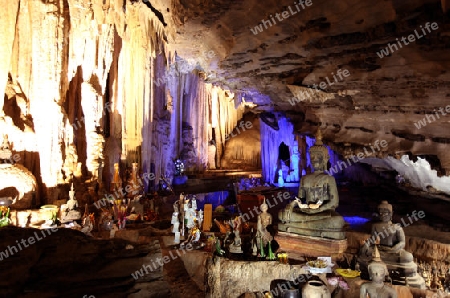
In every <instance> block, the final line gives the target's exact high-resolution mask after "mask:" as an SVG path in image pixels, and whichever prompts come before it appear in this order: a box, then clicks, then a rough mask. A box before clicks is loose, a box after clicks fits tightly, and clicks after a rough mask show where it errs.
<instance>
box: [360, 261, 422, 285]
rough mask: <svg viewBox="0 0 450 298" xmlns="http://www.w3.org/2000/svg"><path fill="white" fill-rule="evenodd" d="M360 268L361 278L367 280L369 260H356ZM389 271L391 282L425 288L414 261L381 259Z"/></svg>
mask: <svg viewBox="0 0 450 298" xmlns="http://www.w3.org/2000/svg"><path fill="white" fill-rule="evenodd" d="M358 262H359V264H360V270H361V278H362V279H366V280H369V271H368V264H369V263H370V261H369V262H362V261H361V260H358ZM383 262H384V263H385V264H386V267H387V269H388V271H389V277H390V278H391V279H392V284H394V285H403V286H409V287H412V288H418V289H426V284H425V280H424V279H423V277H422V276H420V275H419V274H418V273H417V264H416V263H414V262H408V263H403V264H402V263H394V262H389V261H386V260H383Z"/></svg>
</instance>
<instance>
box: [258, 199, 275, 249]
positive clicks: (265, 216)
mask: <svg viewBox="0 0 450 298" xmlns="http://www.w3.org/2000/svg"><path fill="white" fill-rule="evenodd" d="M259 208H260V209H261V214H259V215H258V223H257V233H256V239H257V241H258V247H261V243H260V242H261V241H262V243H263V245H264V246H266V245H267V243H268V242H270V241H271V240H272V236H271V235H270V232H269V231H267V226H268V225H270V224H272V215H271V214H270V213H268V212H267V210H268V209H269V206H268V205H267V204H266V200H265V199H264V203H263V204H261V206H260V207H259Z"/></svg>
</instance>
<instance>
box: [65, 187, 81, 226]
mask: <svg viewBox="0 0 450 298" xmlns="http://www.w3.org/2000/svg"><path fill="white" fill-rule="evenodd" d="M77 208H78V201H77V200H76V198H75V191H74V189H73V183H72V186H71V188H70V191H69V200H68V201H67V204H63V205H62V206H61V210H63V212H62V214H61V222H62V223H67V222H71V221H74V220H79V219H81V213H80V211H78V210H76V209H77Z"/></svg>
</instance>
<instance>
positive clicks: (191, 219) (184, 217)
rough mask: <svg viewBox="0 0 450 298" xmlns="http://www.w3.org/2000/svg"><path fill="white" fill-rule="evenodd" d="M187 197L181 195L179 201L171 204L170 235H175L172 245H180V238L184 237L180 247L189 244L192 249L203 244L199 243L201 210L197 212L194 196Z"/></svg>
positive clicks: (201, 220)
mask: <svg viewBox="0 0 450 298" xmlns="http://www.w3.org/2000/svg"><path fill="white" fill-rule="evenodd" d="M189 197H190V198H188V196H185V195H184V193H181V194H180V197H179V200H177V201H175V203H174V204H173V209H174V212H173V213H172V220H171V223H172V233H174V234H175V239H174V243H175V244H178V243H180V241H181V237H184V238H185V239H186V240H185V241H183V242H182V243H181V246H185V245H187V244H188V243H191V244H192V245H193V247H196V248H198V247H203V246H204V243H201V242H200V236H201V226H202V223H203V210H197V199H196V197H195V195H192V196H189Z"/></svg>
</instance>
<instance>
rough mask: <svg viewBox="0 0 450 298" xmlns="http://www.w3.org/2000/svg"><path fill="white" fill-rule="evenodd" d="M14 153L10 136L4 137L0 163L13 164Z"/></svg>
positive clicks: (0, 149)
mask: <svg viewBox="0 0 450 298" xmlns="http://www.w3.org/2000/svg"><path fill="white" fill-rule="evenodd" d="M11 157H12V151H11V145H10V144H9V139H8V135H3V143H2V144H1V145H0V162H3V163H11Z"/></svg>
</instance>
